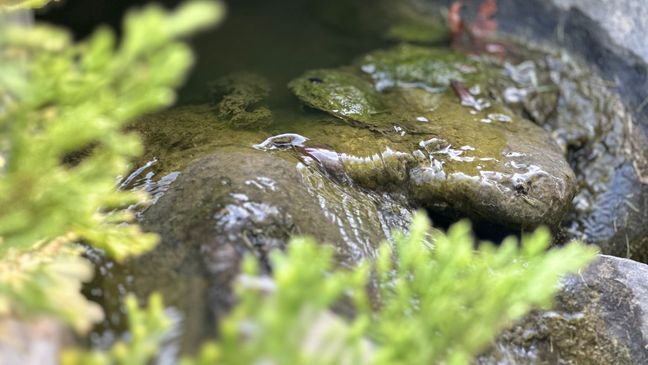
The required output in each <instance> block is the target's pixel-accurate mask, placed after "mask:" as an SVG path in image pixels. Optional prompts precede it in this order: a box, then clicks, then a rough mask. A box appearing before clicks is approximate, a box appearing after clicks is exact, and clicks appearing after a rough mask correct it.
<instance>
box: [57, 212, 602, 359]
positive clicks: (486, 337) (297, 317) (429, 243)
mask: <svg viewBox="0 0 648 365" xmlns="http://www.w3.org/2000/svg"><path fill="white" fill-rule="evenodd" d="M549 241H550V237H549V233H548V232H547V231H546V230H543V229H540V230H538V231H537V232H535V233H534V234H532V235H530V236H527V237H525V238H524V239H523V241H522V243H521V244H519V243H518V242H517V240H516V239H514V238H509V239H507V240H505V241H504V243H503V244H502V245H501V246H499V247H495V246H494V245H492V244H490V243H481V244H480V246H479V248H478V249H474V243H475V241H474V238H473V237H472V235H471V233H470V227H469V224H468V223H467V222H461V223H458V224H455V225H454V226H452V227H451V228H450V230H449V231H448V233H447V234H444V233H440V232H438V231H432V230H431V229H430V226H429V222H428V220H427V218H425V216H424V215H423V214H418V215H417V216H416V217H415V219H414V223H413V225H412V227H411V230H410V233H409V234H408V235H400V236H398V237H397V238H396V242H395V245H393V246H391V245H389V244H387V243H383V244H382V246H381V248H380V255H379V258H378V259H377V260H376V261H375V262H366V263H364V264H362V265H359V266H358V267H357V268H354V269H351V270H347V269H340V268H336V267H335V263H334V258H333V256H334V252H333V248H332V247H331V246H326V245H318V244H316V243H315V242H314V241H313V240H311V239H305V238H295V239H293V240H292V241H291V242H290V243H289V245H288V252H287V253H285V254H284V253H281V252H275V253H274V254H273V255H272V267H273V275H272V278H269V277H263V276H259V275H258V269H259V268H258V264H257V261H256V259H254V258H251V257H250V258H248V259H247V260H246V261H245V262H244V265H243V274H241V275H240V277H239V278H238V281H237V284H236V287H237V293H238V295H239V299H240V300H239V302H238V304H237V305H236V307H235V308H234V309H233V310H232V312H231V313H230V314H229V316H228V317H227V318H225V319H223V320H222V321H221V323H220V334H219V340H218V341H217V342H209V343H207V344H205V345H204V346H203V348H202V350H201V351H200V353H199V354H198V355H197V356H196V357H195V358H185V359H183V360H182V361H181V364H182V365H215V364H223V365H225V364H226V365H252V364H295V365H300V364H303V365H340V364H349V365H352V364H353V365H358V364H371V365H387V364H389V365H393V364H403V365H410V364H411V365H414V364H456V365H458V364H468V363H470V361H471V359H472V358H473V357H474V356H475V355H476V354H478V353H479V352H480V351H482V350H484V349H485V347H486V346H488V344H489V343H491V341H492V340H493V339H494V338H495V336H496V335H497V333H499V331H501V330H502V329H504V327H505V326H507V325H510V324H511V323H512V322H513V321H514V320H515V319H517V318H520V317H521V316H523V315H524V314H526V313H528V312H529V311H530V310H531V309H534V308H546V307H548V306H549V305H550V304H551V301H552V297H553V295H554V294H555V291H556V290H557V287H558V280H559V279H560V277H561V276H563V275H565V274H568V273H575V272H577V271H578V270H579V269H581V268H583V267H584V266H585V265H587V264H588V263H589V262H590V261H591V260H592V259H593V258H594V257H595V255H596V251H595V249H594V248H592V247H587V246H585V245H583V244H581V243H571V244H569V245H567V246H565V247H562V248H554V249H551V250H549V251H547V249H548V246H549ZM367 288H373V290H369V291H367ZM367 292H371V293H373V294H372V298H373V301H374V303H376V302H377V305H375V304H374V305H373V306H372V305H370V300H369V296H368V294H367ZM341 301H342V302H343V303H344V302H346V303H347V305H352V306H353V313H354V315H353V316H352V318H351V319H349V318H344V317H341V316H338V315H336V314H333V312H332V311H331V307H332V306H333V305H334V304H339V303H340V302H341ZM154 303H155V305H154V306H153V307H152V309H150V311H151V312H150V314H148V316H151V318H157V321H158V322H159V323H158V324H157V325H150V324H149V325H142V324H141V323H143V321H142V320H141V318H144V317H146V316H147V315H143V314H141V313H140V312H137V311H136V313H139V314H137V315H136V316H132V317H131V320H132V321H133V320H134V323H133V322H131V330H132V331H139V332H137V333H138V334H137V335H135V336H134V337H135V340H134V341H135V342H141V341H143V339H147V340H146V341H150V340H154V339H158V340H159V339H161V338H162V337H163V336H162V333H163V331H164V326H162V325H160V323H163V321H164V320H163V318H162V317H160V316H157V315H156V314H155V313H159V312H160V309H159V304H158V303H157V298H156V299H155V300H154ZM132 305H133V304H132V303H130V304H129V312H132V311H133V307H132ZM372 307H373V308H372ZM138 323H140V324H139V325H138ZM147 323H151V322H150V321H149V322H147ZM133 326H134V327H133ZM142 333H146V334H144V335H143V334H142ZM117 346H121V347H123V346H124V345H122V344H120V345H117ZM131 346H132V347H137V345H131ZM112 351H113V352H114V351H115V350H112ZM139 353H140V354H141V353H143V352H139ZM80 358H81V357H77V359H80ZM81 363H82V362H76V363H74V362H72V363H70V365H75V364H81ZM86 363H88V364H94V363H91V362H86ZM113 363H116V364H133V365H135V364H141V363H140V362H131V363H126V362H111V363H110V364H113ZM97 364H102V365H103V364H108V363H103V362H102V363H97Z"/></svg>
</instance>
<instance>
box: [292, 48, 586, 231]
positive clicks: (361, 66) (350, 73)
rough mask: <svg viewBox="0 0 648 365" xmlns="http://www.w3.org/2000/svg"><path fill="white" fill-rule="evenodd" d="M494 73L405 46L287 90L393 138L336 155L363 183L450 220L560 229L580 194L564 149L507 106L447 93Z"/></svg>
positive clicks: (306, 78)
mask: <svg viewBox="0 0 648 365" xmlns="http://www.w3.org/2000/svg"><path fill="white" fill-rule="evenodd" d="M477 68H479V69H483V72H481V73H478V74H476V73H475V72H476V71H477ZM492 72H494V70H493V69H490V68H489V67H488V66H484V65H481V64H477V63H476V62H475V61H473V60H469V59H467V58H465V57H463V56H460V55H458V54H455V53H451V52H444V51H440V50H434V49H427V48H422V47H414V46H400V47H397V48H394V49H392V50H388V51H378V52H374V53H372V54H369V55H367V56H365V57H363V58H362V59H361V60H360V61H359V62H358V63H357V64H356V65H354V66H351V67H345V68H340V69H334V70H316V71H309V72H307V73H305V74H304V75H303V76H302V77H300V78H299V79H296V80H294V81H292V82H291V84H290V87H291V89H292V90H293V92H294V93H295V94H296V95H297V96H298V97H299V98H300V100H302V101H303V102H304V103H306V104H307V105H309V106H311V107H314V108H317V109H320V110H322V111H325V112H328V113H330V114H332V115H334V116H336V117H339V118H340V119H342V120H345V121H347V122H349V123H351V124H353V125H357V126H361V127H366V128H369V129H371V130H374V131H378V132H380V133H382V134H388V135H391V136H392V137H391V139H392V140H393V141H394V143H393V144H392V146H390V145H378V144H376V145H374V146H375V147H374V149H373V152H372V153H369V154H366V153H365V154H364V155H358V154H353V153H351V152H350V151H348V150H345V149H341V150H337V151H336V152H337V153H339V154H340V159H341V161H342V165H343V166H344V170H345V171H346V173H347V174H348V176H349V177H350V178H351V179H352V180H353V181H354V182H356V183H358V184H360V185H361V186H363V187H366V188H369V189H372V190H387V191H396V192H402V193H404V194H406V195H407V196H408V197H409V199H410V200H411V201H413V202H416V203H417V204H418V205H420V206H423V207H425V208H429V209H432V210H436V211H439V212H441V213H444V214H449V215H456V214H461V215H466V216H469V217H471V218H473V219H476V220H480V221H487V222H493V223H498V224H502V225H504V226H509V227H523V228H531V227H535V226H537V225H540V224H548V225H551V226H555V225H556V224H557V223H558V222H559V221H560V220H561V218H562V217H563V215H564V213H565V212H566V210H567V209H568V208H569V204H570V202H571V199H572V197H573V196H574V193H575V189H576V186H575V177H574V173H573V172H572V170H571V168H570V167H569V165H568V164H567V162H566V161H565V159H564V157H563V156H562V151H561V150H560V148H559V147H558V145H557V144H556V143H555V142H554V141H553V140H552V138H551V136H550V135H549V134H548V133H546V132H545V131H544V130H543V129H542V128H540V127H538V126H537V125H535V124H533V123H531V122H529V121H527V120H525V119H522V118H521V117H519V116H517V115H516V114H514V113H513V112H512V111H511V110H509V109H508V108H506V107H505V106H504V105H502V104H500V103H498V102H496V101H494V100H493V101H490V100H488V99H487V98H479V97H478V95H477V96H474V97H473V98H472V102H471V103H466V102H465V101H464V102H463V103H462V102H461V101H460V100H459V99H458V98H457V96H456V95H454V94H453V92H452V91H451V90H450V89H449V88H448V86H449V84H450V83H451V81H453V80H463V81H464V82H466V83H475V82H477V81H478V80H483V79H484V78H486V77H487V76H488V74H489V73H492ZM473 92H474V93H475V94H478V91H474V90H473ZM368 143H371V142H368Z"/></svg>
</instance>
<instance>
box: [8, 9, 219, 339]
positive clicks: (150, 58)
mask: <svg viewBox="0 0 648 365" xmlns="http://www.w3.org/2000/svg"><path fill="white" fill-rule="evenodd" d="M12 3H13V2H12ZM3 4H6V2H3ZM222 10H223V9H222V7H221V6H220V5H219V4H217V3H214V2H209V1H193V2H188V3H186V4H185V5H182V6H181V7H180V8H179V9H177V10H176V11H173V12H168V11H166V10H164V9H163V8H161V7H159V6H149V7H146V8H144V9H141V10H137V11H132V12H130V13H129V14H128V15H127V17H126V19H125V21H124V25H123V36H122V38H121V39H120V40H119V41H117V39H116V36H115V34H114V33H113V32H112V31H110V30H109V29H108V28H100V29H99V30H97V31H96V32H95V33H94V34H93V35H92V36H91V37H90V38H89V39H87V40H85V41H83V42H80V43H74V42H73V41H72V39H71V35H70V34H69V33H68V32H67V31H65V30H63V29H59V28H55V27H51V26H45V25H35V26H33V27H20V26H11V25H8V26H5V27H3V28H2V29H0V316H2V315H14V316H18V317H26V316H31V315H41V314H50V315H54V316H56V317H58V318H60V319H62V320H64V321H65V322H66V323H68V324H69V325H71V326H73V327H74V328H75V329H76V330H77V331H79V332H84V331H86V330H88V329H89V327H90V325H91V324H92V323H93V322H95V321H97V320H99V319H101V317H102V314H101V311H100V310H99V308H98V307H97V306H95V305H94V304H91V303H89V302H87V301H86V300H85V299H84V298H83V296H81V294H80V293H79V289H80V285H81V282H82V281H84V280H87V279H89V278H90V277H91V274H92V267H91V266H90V263H89V262H88V261H86V260H85V259H83V258H81V257H80V254H81V253H82V248H81V246H79V243H81V242H82V243H86V244H89V245H91V246H93V247H95V248H97V249H100V250H102V251H104V252H106V253H107V254H108V255H110V256H111V257H112V258H114V259H116V260H118V261H119V260H124V259H125V258H127V257H129V256H132V255H138V254H141V253H143V252H145V251H147V250H149V249H151V248H152V247H153V246H154V245H155V243H156V241H157V237H155V236H154V235H150V234H144V233H142V232H141V231H140V229H139V227H138V226H137V225H135V224H130V223H131V221H132V219H133V215H132V213H131V212H129V211H128V210H126V209H124V208H126V207H128V206H129V204H134V203H138V202H142V201H143V200H145V198H146V197H145V196H142V195H138V194H136V193H134V192H129V191H118V190H117V189H116V183H117V181H116V179H117V177H118V176H121V175H124V174H125V173H127V172H128V169H129V166H128V163H129V160H130V159H131V158H132V157H134V156H137V155H138V154H139V153H140V152H141V145H140V142H139V139H138V138H137V137H136V136H134V135H128V134H125V133H124V132H123V127H124V126H125V124H126V123H127V122H129V121H131V120H133V118H135V117H137V116H140V115H142V114H144V113H148V112H152V111H154V110H158V109H160V108H162V107H164V106H168V105H169V104H171V103H172V102H173V100H174V97H175V93H174V88H175V87H177V86H178V85H179V84H180V83H181V82H182V80H183V78H184V76H185V74H186V72H187V70H188V69H189V67H190V65H191V63H192V54H191V51H190V49H189V48H188V46H187V45H185V44H184V43H181V42H179V41H178V39H180V38H182V37H184V36H187V35H189V34H191V33H193V32H195V31H197V30H199V29H201V28H205V27H207V26H209V25H212V24H214V23H215V22H216V21H217V20H218V19H219V18H220V17H221V15H222V12H223V11H222ZM2 11H8V10H7V8H2V7H0V12H2Z"/></svg>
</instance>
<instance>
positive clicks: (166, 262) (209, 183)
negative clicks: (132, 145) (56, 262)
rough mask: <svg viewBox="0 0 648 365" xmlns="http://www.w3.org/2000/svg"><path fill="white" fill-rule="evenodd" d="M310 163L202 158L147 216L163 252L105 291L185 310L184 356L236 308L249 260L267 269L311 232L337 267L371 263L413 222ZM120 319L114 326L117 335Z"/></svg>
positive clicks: (237, 154)
mask: <svg viewBox="0 0 648 365" xmlns="http://www.w3.org/2000/svg"><path fill="white" fill-rule="evenodd" d="M308 163H309V162H308V161H304V162H302V161H300V159H299V158H297V157H296V155H295V154H293V153H292V152H291V151H276V152H273V153H267V152H262V151H258V150H254V149H252V148H239V147H230V148H218V149H216V150H214V151H213V154H210V155H207V156H205V157H203V158H201V159H199V160H197V161H196V162H194V163H193V164H191V165H190V166H189V167H187V168H186V169H184V170H183V171H182V172H180V174H179V176H177V177H176V179H175V180H174V181H173V182H172V183H171V184H170V186H168V187H167V189H166V191H165V192H164V193H163V194H161V196H160V197H159V199H158V200H157V202H156V203H155V204H153V205H152V206H150V207H149V208H147V209H145V210H144V211H143V213H142V214H141V217H142V218H141V225H142V227H143V228H144V229H145V230H147V231H151V232H156V233H158V234H160V236H161V238H162V241H161V243H160V244H159V246H158V247H157V248H156V249H155V250H153V251H152V252H150V253H148V254H146V255H144V256H142V257H140V258H138V259H136V260H134V261H132V262H130V263H128V264H127V265H126V266H123V267H120V266H114V267H112V268H111V269H110V275H107V276H106V277H105V278H104V283H103V284H102V286H103V290H104V292H123V291H124V290H127V291H131V292H134V293H136V294H137V295H138V296H140V297H142V298H145V297H146V296H148V295H149V294H150V293H151V292H153V291H159V292H161V293H162V294H163V295H164V298H165V302H166V303H167V304H168V305H170V306H173V307H175V308H177V309H178V310H179V312H180V313H181V317H182V322H183V329H184V331H183V333H184V334H183V335H182V336H181V344H182V346H181V347H182V349H183V350H195V349H196V348H195V347H196V346H198V345H199V343H200V339H201V338H204V337H205V336H207V335H209V334H210V333H212V332H213V330H214V329H215V328H216V323H215V321H216V320H217V319H218V318H220V317H221V316H222V315H224V314H225V313H226V312H227V311H228V310H229V308H231V306H232V305H233V303H234V301H235V298H234V295H233V293H232V291H231V284H232V282H233V280H234V278H235V277H236V275H237V274H238V272H239V264H240V261H241V259H242V257H243V256H244V255H246V254H252V255H254V256H256V257H257V258H258V259H259V261H260V262H261V263H262V267H263V268H264V269H265V270H266V271H268V270H270V267H269V264H268V254H269V252H270V251H272V250H281V249H284V248H285V245H286V244H287V242H288V240H289V238H290V237H291V236H294V235H310V236H314V237H317V239H318V241H319V242H321V243H328V244H334V246H335V248H336V252H337V258H338V262H339V263H340V264H341V265H347V266H350V265H354V264H356V263H357V262H358V261H360V260H362V259H365V258H373V257H374V255H375V247H376V246H377V245H378V244H379V243H380V242H381V241H383V240H385V239H389V238H390V237H391V232H392V230H395V229H404V228H405V227H407V225H408V224H409V221H410V218H411V211H410V210H409V209H408V208H407V207H406V206H405V205H403V204H401V203H399V202H397V201H395V200H394V199H391V198H390V197H387V196H381V195H378V194H372V193H367V192H364V191H361V190H358V189H356V188H353V187H351V186H349V185H343V184H336V183H334V182H332V181H330V180H329V179H328V178H326V177H325V175H323V174H322V172H320V170H319V169H318V168H317V166H311V167H309V166H308V165H307V164H308ZM124 285H125V287H122V289H121V290H120V289H119V287H120V286H124ZM115 286H116V287H115ZM124 288H125V289H124ZM103 301H104V303H103V305H104V306H105V307H108V308H109V310H108V312H109V313H118V310H117V308H119V305H120V304H119V303H120V297H119V296H115V297H112V296H104V297H103ZM119 321H120V319H117V320H116V322H115V323H112V324H108V327H117V328H118V327H119V325H120V322H119Z"/></svg>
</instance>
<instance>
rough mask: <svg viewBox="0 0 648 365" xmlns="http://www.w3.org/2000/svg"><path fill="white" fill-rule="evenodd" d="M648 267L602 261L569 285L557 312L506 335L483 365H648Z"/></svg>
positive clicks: (537, 315) (535, 316) (566, 282)
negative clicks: (647, 279)
mask: <svg viewBox="0 0 648 365" xmlns="http://www.w3.org/2000/svg"><path fill="white" fill-rule="evenodd" d="M646 277H648V266H647V265H644V264H641V263H638V262H635V261H631V260H627V259H620V258H616V257H612V256H600V258H599V259H598V260H597V261H596V262H595V263H594V264H592V265H591V266H590V267H589V268H588V269H587V270H586V271H585V272H583V273H582V274H581V275H573V276H570V277H568V278H566V279H564V280H563V282H562V287H561V289H560V291H559V293H558V296H557V299H556V303H555V305H554V307H553V309H552V310H547V311H536V312H534V313H531V314H530V315H528V316H527V317H525V318H524V319H522V320H521V321H519V322H518V323H517V324H516V325H515V326H514V327H513V328H511V329H510V330H507V331H506V332H504V333H503V334H501V335H500V336H499V337H498V339H497V340H496V342H495V344H494V345H493V347H492V348H491V349H490V350H489V351H488V352H487V353H485V354H483V355H482V356H481V357H480V358H479V359H478V361H476V362H477V363H478V364H482V365H487V364H488V365H490V364H497V365H509V364H510V365H513V364H515V365H540V364H555V365H580V364H590V365H599V364H600V365H609V364H617V365H625V364H633V365H640V364H648V284H647V283H646V281H645V278H646Z"/></svg>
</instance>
